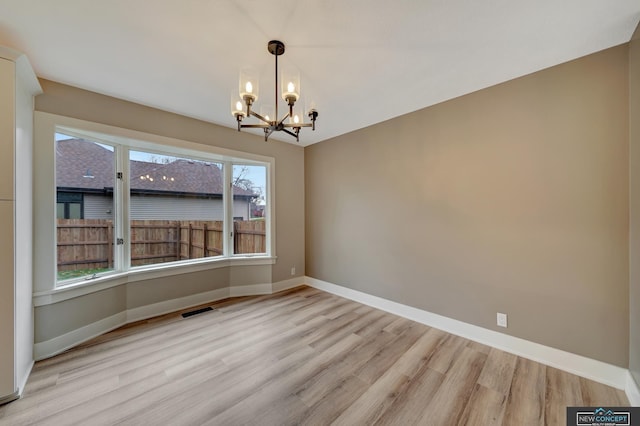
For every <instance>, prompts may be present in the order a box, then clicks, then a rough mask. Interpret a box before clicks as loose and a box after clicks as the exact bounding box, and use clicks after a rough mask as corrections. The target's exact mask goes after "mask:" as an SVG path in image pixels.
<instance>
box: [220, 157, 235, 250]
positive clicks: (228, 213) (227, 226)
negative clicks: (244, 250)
mask: <svg viewBox="0 0 640 426" xmlns="http://www.w3.org/2000/svg"><path fill="white" fill-rule="evenodd" d="M223 168H224V185H223V186H224V194H223V195H222V200H223V201H224V226H223V228H224V235H226V238H225V239H224V247H223V252H224V256H225V257H230V256H233V253H234V247H233V193H232V191H231V183H232V172H233V165H232V163H230V162H228V161H225V162H224V166H223Z"/></svg>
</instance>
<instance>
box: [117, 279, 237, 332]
mask: <svg viewBox="0 0 640 426" xmlns="http://www.w3.org/2000/svg"><path fill="white" fill-rule="evenodd" d="M227 297H229V287H224V288H221V289H218V290H211V291H205V292H203V293H197V294H191V295H189V296H184V297H179V298H177V299H171V300H164V301H162V302H158V303H153V304H151V305H145V306H140V307H138V308H133V309H129V310H127V324H128V323H132V322H135V321H140V320H144V319H147V318H153V317H157V316H159V315H164V314H168V313H170V312H175V311H179V310H181V309H186V308H189V307H191V306H196V305H201V304H203V303H208V302H214V301H216V300H221V299H226V298H227Z"/></svg>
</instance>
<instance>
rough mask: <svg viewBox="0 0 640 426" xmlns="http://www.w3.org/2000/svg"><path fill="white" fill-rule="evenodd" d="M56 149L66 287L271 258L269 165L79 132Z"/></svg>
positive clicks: (61, 272)
mask: <svg viewBox="0 0 640 426" xmlns="http://www.w3.org/2000/svg"><path fill="white" fill-rule="evenodd" d="M55 145H56V146H55V152H56V154H55V157H56V158H55V170H56V172H55V173H56V185H55V190H56V197H55V199H56V210H55V214H56V221H57V222H56V229H57V232H56V246H57V250H56V253H57V261H56V264H57V282H58V283H59V285H66V284H69V283H74V282H77V281H80V280H91V279H95V278H100V277H104V276H108V275H109V274H113V273H123V272H127V271H133V270H139V269H144V270H146V269H149V268H154V267H156V266H157V265H158V266H159V265H167V264H175V265H177V266H179V265H185V264H190V263H194V262H202V261H206V260H215V259H224V258H227V259H228V258H237V257H246V256H270V254H271V249H270V241H271V240H270V236H269V229H270V227H269V226H268V225H269V224H268V211H269V209H268V200H269V193H268V180H269V170H270V163H267V162H262V161H257V160H253V159H251V160H249V159H243V158H237V157H232V156H229V155H228V154H226V153H225V155H224V156H223V155H221V154H216V153H212V152H200V151H196V150H193V149H182V148H177V147H172V146H164V145H156V144H152V143H149V142H141V141H134V140H129V139H125V138H122V137H115V136H109V135H102V134H96V133H93V132H82V131H77V130H72V129H65V130H63V129H59V130H58V132H57V133H56V134H55Z"/></svg>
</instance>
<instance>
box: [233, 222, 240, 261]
mask: <svg viewBox="0 0 640 426" xmlns="http://www.w3.org/2000/svg"><path fill="white" fill-rule="evenodd" d="M238 228H239V226H238V222H237V221H235V220H234V221H233V254H237V253H240V251H239V250H240V235H239V234H238Z"/></svg>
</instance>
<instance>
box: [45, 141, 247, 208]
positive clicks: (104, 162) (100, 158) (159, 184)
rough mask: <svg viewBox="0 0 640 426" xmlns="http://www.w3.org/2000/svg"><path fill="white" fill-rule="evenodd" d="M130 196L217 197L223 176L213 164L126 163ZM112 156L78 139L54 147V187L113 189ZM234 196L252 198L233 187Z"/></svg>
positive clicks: (195, 162)
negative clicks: (150, 193)
mask: <svg viewBox="0 0 640 426" xmlns="http://www.w3.org/2000/svg"><path fill="white" fill-rule="evenodd" d="M129 164H130V175H131V180H130V183H129V185H130V188H131V190H132V191H134V192H154V193H156V192H160V193H172V194H198V195H221V194H222V192H223V191H222V188H223V182H224V176H223V173H222V169H221V168H220V167H218V165H217V164H216V163H208V162H203V161H191V160H185V159H176V160H174V161H171V162H168V163H166V164H164V163H156V162H147V161H136V160H131V161H130V163H129ZM113 167H114V153H113V151H112V150H110V149H109V148H107V147H106V146H104V145H100V144H97V143H93V142H87V141H84V140H82V139H66V140H60V141H58V142H57V143H56V186H58V187H63V188H76V189H82V190H87V191H96V190H97V191H102V190H105V189H112V188H113V176H114V172H115V170H114V168H113ZM234 195H236V196H238V195H239V196H249V197H251V196H255V194H254V193H253V192H252V191H250V190H247V189H244V188H241V187H239V186H235V187H234Z"/></svg>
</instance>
